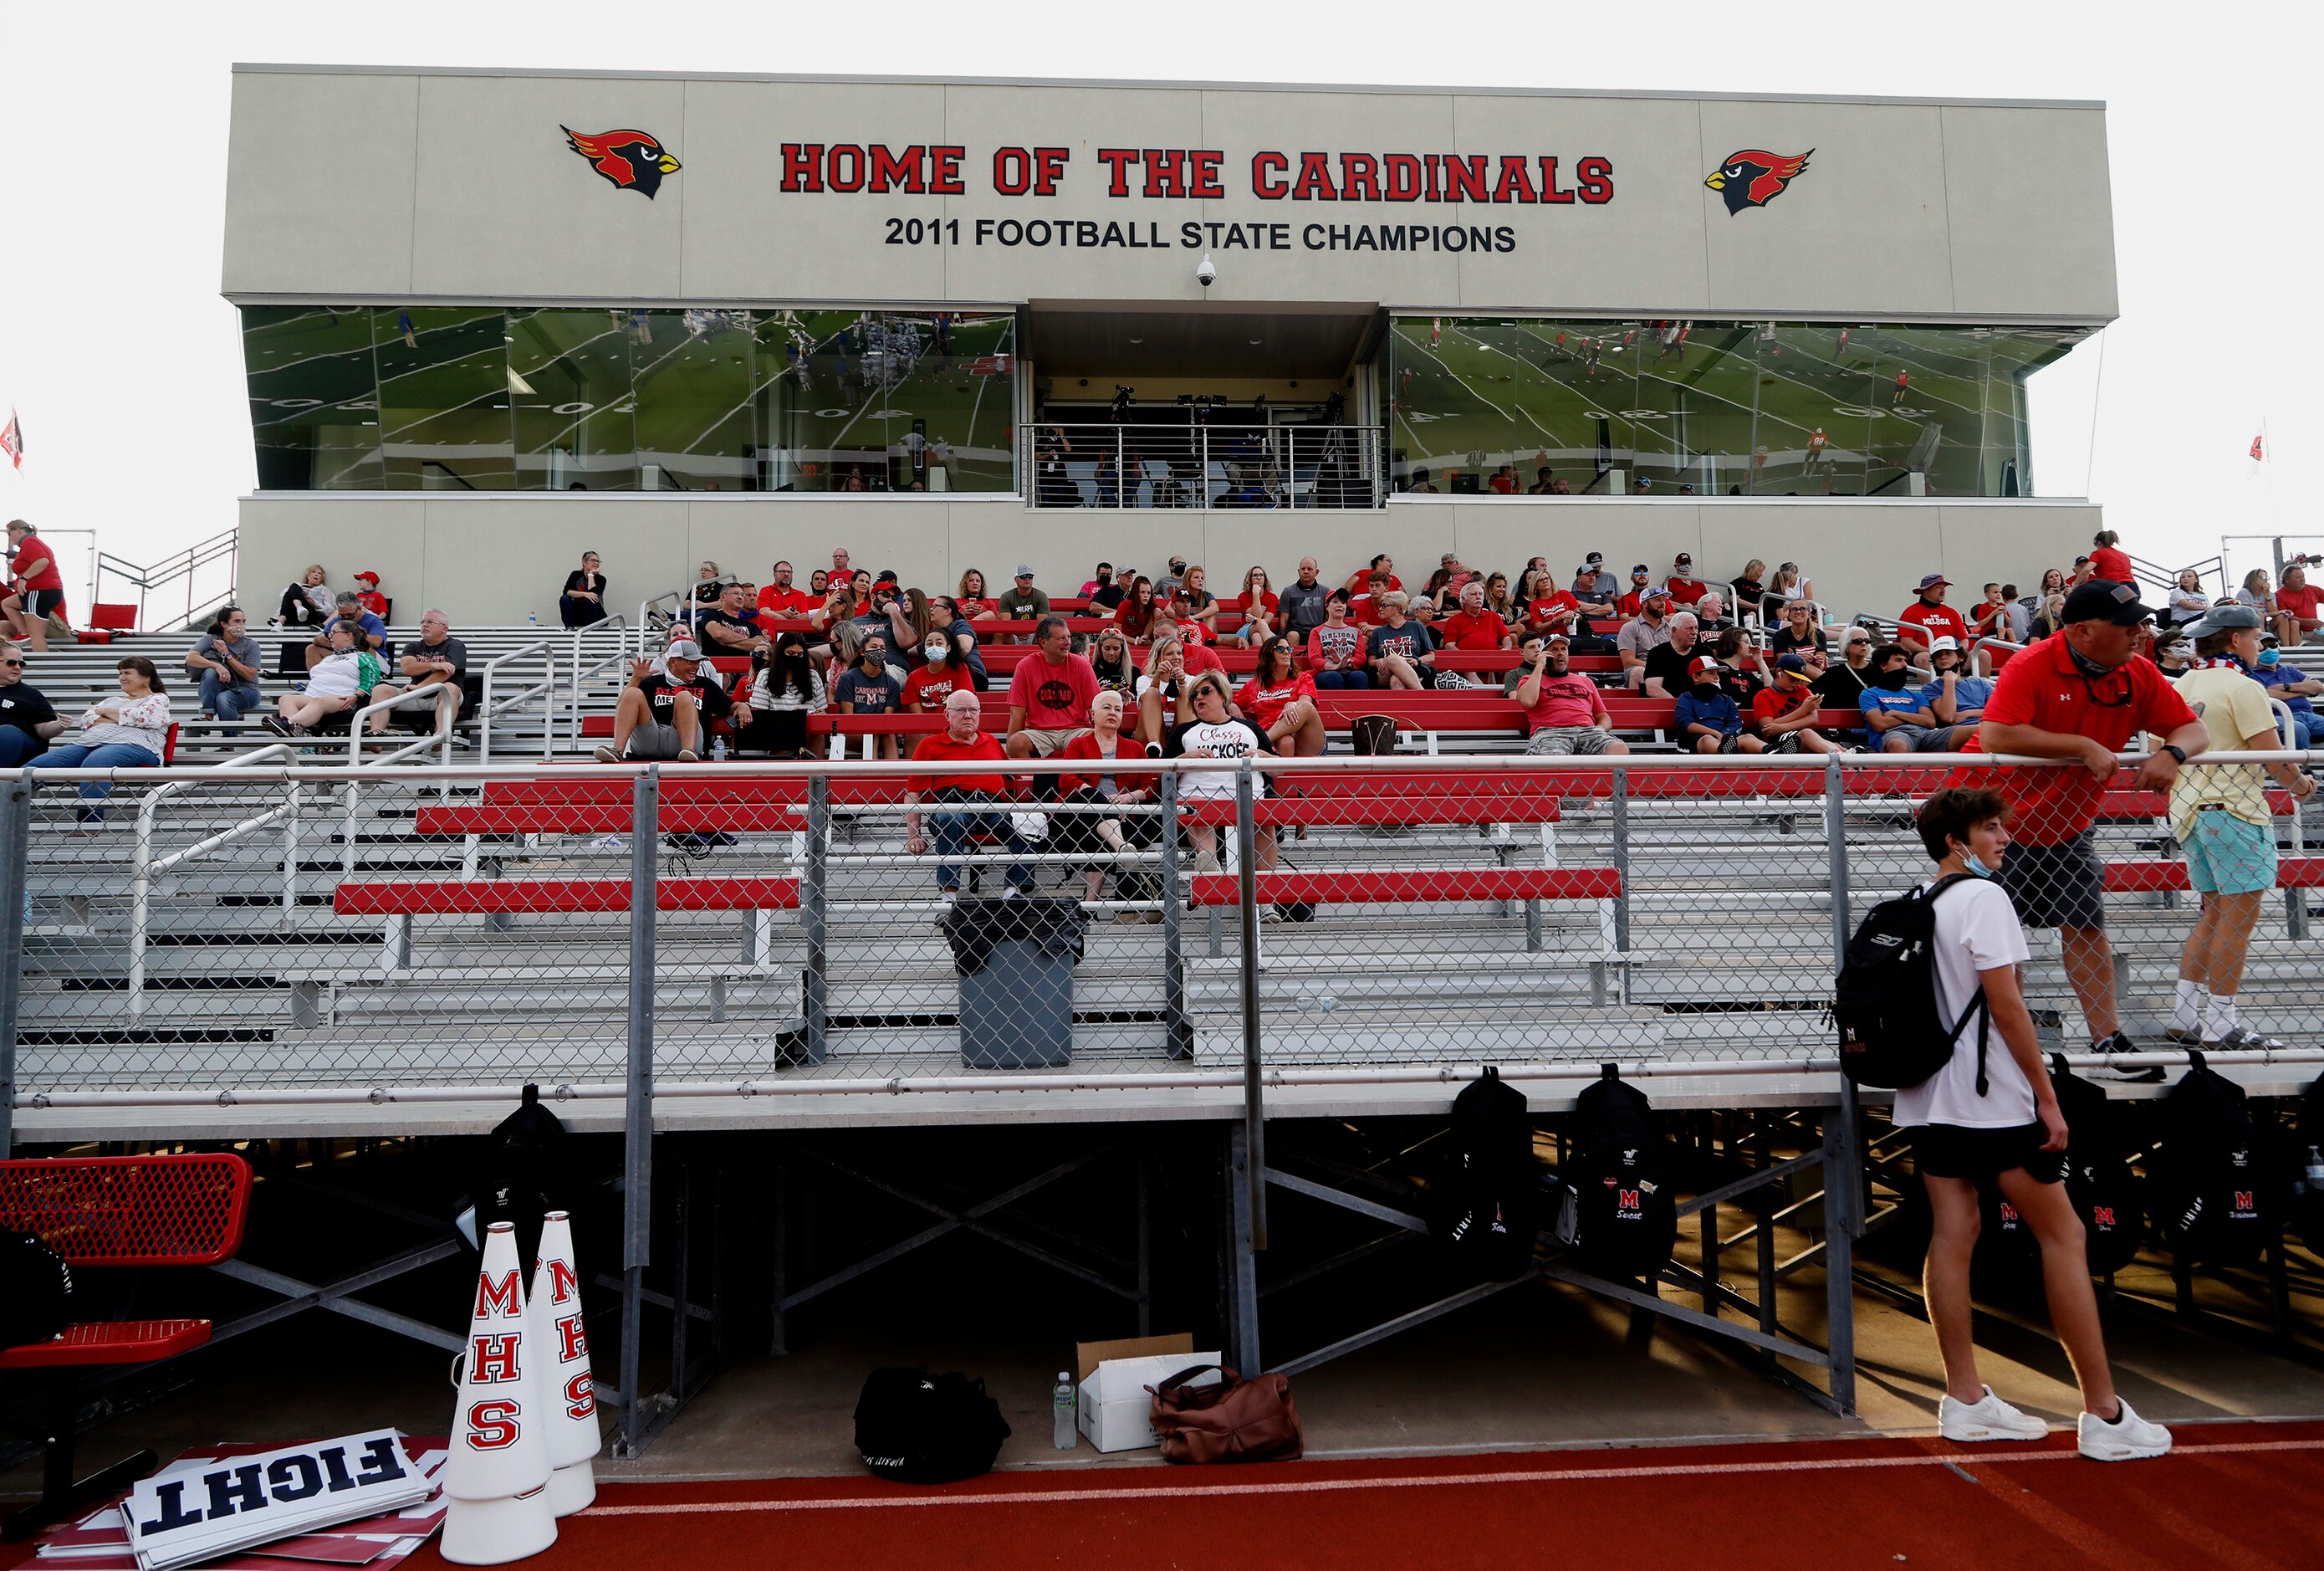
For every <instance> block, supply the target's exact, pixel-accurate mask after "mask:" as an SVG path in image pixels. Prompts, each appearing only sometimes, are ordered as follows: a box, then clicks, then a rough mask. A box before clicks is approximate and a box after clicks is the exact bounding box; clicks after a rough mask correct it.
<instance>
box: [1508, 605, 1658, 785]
mask: <svg viewBox="0 0 2324 1571" xmlns="http://www.w3.org/2000/svg"><path fill="white" fill-rule="evenodd" d="M1570 647H1571V644H1570V643H1569V642H1568V640H1567V639H1566V636H1565V634H1563V633H1551V634H1550V635H1549V636H1548V637H1547V638H1544V637H1542V636H1541V635H1540V634H1538V633H1527V634H1526V638H1525V640H1524V642H1521V643H1520V644H1518V646H1517V659H1518V660H1519V661H1521V662H1522V663H1521V664H1520V665H1519V666H1518V667H1517V670H1519V671H1520V672H1522V673H1523V674H1522V675H1521V676H1520V677H1519V678H1518V679H1517V686H1516V687H1515V688H1512V689H1511V690H1510V693H1509V697H1511V698H1515V699H1516V700H1517V702H1518V703H1519V704H1521V705H1523V706H1524V707H1525V711H1526V726H1527V728H1528V729H1529V730H1530V731H1531V733H1532V735H1531V737H1530V739H1529V740H1527V742H1526V752H1527V753H1534V754H1535V755H1538V756H1542V757H1548V758H1565V757H1570V756H1572V754H1575V753H1584V754H1597V753H1606V754H1612V755H1618V754H1622V753H1628V752H1629V751H1630V750H1629V748H1628V747H1627V746H1625V745H1624V744H1621V743H1619V742H1617V741H1616V740H1615V739H1614V734H1613V732H1612V731H1611V730H1610V729H1609V727H1610V726H1611V725H1612V716H1610V715H1609V713H1608V712H1607V709H1606V700H1605V698H1603V697H1601V696H1600V694H1599V691H1598V684H1597V683H1595V682H1593V681H1591V679H1589V678H1588V677H1585V676H1583V675H1582V674H1581V673H1580V672H1578V671H1575V670H1572V669H1571V667H1570V666H1569V665H1568V663H1567V660H1566V652H1567V650H1568V649H1569V648H1570Z"/></svg>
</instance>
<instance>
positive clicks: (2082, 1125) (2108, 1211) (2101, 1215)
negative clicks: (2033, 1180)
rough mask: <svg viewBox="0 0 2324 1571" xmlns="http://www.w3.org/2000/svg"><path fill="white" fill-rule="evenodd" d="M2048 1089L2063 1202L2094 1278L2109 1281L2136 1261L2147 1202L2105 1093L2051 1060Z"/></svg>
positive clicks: (2058, 1059)
mask: <svg viewBox="0 0 2324 1571" xmlns="http://www.w3.org/2000/svg"><path fill="white" fill-rule="evenodd" d="M2050 1066H2051V1067H2050V1085H2051V1086H2052V1088H2053V1089H2054V1090H2055V1091H2056V1092H2057V1094H2058V1111H2059V1112H2060V1113H2061V1114H2063V1115H2064V1117H2065V1120H2066V1141H2067V1144H2066V1198H2067V1199H2068V1200H2069V1201H2070V1202H2071V1203H2072V1205H2073V1207H2074V1215H2077V1216H2080V1218H2081V1219H2082V1236H2083V1239H2084V1241H2085V1246H2086V1252H2087V1253H2088V1254H2089V1262H2090V1273H2091V1274H2092V1275H2093V1276H2111V1275H2112V1274H2114V1273H2115V1272H2116V1271H2121V1270H2122V1269H2123V1268H2124V1267H2126V1266H2127V1265H2129V1264H2130V1262H2131V1261H2134V1260H2136V1259H2137V1258H2138V1246H2139V1244H2140V1243H2142V1242H2143V1241H2144V1237H2145V1233H2146V1197H2145V1193H2144V1187H2143V1186H2142V1185H2141V1184H2140V1182H2139V1178H2138V1175H2137V1174H2135V1173H2134V1172H2133V1171H2132V1170H2131V1167H2130V1156H2129V1152H2128V1151H2126V1149H2125V1146H2124V1143H2123V1138H2122V1124H2121V1119H2120V1115H2119V1114H2120V1110H2119V1109H2117V1108H2116V1106H2115V1105H2114V1104H2112V1103H2111V1102H2109V1101H2107V1094H2106V1093H2105V1092H2104V1091H2103V1090H2101V1089H2099V1088H2098V1086H2095V1085H2093V1084H2092V1083H2091V1082H2089V1081H2088V1080H2085V1079H2083V1078H2082V1077H2080V1076H2079V1075H2077V1074H2075V1073H2074V1072H2073V1071H2072V1070H2070V1069H2069V1068H2067V1067H2066V1056H2065V1055H2064V1054H2063V1053H2052V1054H2051V1055H2050Z"/></svg>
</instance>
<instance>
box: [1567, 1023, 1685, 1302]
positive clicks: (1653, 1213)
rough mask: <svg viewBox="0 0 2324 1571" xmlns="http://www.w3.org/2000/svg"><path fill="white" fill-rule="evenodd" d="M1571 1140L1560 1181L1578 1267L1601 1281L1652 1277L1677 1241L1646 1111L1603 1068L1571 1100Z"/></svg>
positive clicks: (1674, 1213)
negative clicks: (1569, 1208) (1569, 1199)
mask: <svg viewBox="0 0 2324 1571" xmlns="http://www.w3.org/2000/svg"><path fill="white" fill-rule="evenodd" d="M1572 1134H1573V1142H1572V1143H1573V1151H1572V1158H1571V1160H1569V1161H1568V1162H1567V1163H1566V1174H1565V1180H1566V1186H1567V1187H1568V1188H1569V1189H1570V1190H1571V1191H1572V1196H1573V1247H1574V1252H1575V1254H1576V1255H1577V1256H1578V1257H1579V1258H1580V1261H1581V1263H1582V1266H1583V1267H1584V1268H1585V1269H1587V1270H1589V1271H1594V1272H1596V1273H1597V1274H1598V1275H1600V1276H1601V1277H1614V1278H1621V1279H1629V1278H1637V1277H1645V1278H1647V1279H1649V1280H1651V1279H1653V1278H1655V1277H1657V1276H1660V1275H1661V1274H1662V1269H1663V1266H1664V1264H1665V1262H1666V1261H1669V1259H1670V1255H1671V1248H1672V1246H1673V1245H1674V1244H1675V1243H1677V1242H1678V1194H1677V1189H1676V1183H1675V1174H1674V1170H1673V1169H1674V1163H1673V1161H1672V1158H1671V1150H1670V1142H1669V1141H1666V1140H1665V1139H1664V1138H1663V1134H1662V1132H1661V1131H1660V1130H1658V1129H1656V1128H1655V1118H1654V1104H1652V1103H1650V1102H1649V1101H1647V1100H1646V1093H1645V1092H1643V1091H1641V1090H1639V1089H1638V1088H1637V1086H1633V1085H1631V1084H1629V1083H1628V1081H1626V1080H1624V1079H1623V1078H1622V1075H1621V1071H1620V1070H1619V1069H1618V1068H1617V1067H1615V1066H1613V1065H1612V1064H1608V1065H1606V1066H1605V1067H1603V1068H1602V1069H1600V1071H1599V1077H1598V1078H1597V1079H1595V1080H1593V1081H1591V1083H1590V1084H1589V1085H1587V1086H1583V1087H1582V1094H1581V1095H1579V1096H1577V1097H1576V1098H1574V1104H1573V1131H1572Z"/></svg>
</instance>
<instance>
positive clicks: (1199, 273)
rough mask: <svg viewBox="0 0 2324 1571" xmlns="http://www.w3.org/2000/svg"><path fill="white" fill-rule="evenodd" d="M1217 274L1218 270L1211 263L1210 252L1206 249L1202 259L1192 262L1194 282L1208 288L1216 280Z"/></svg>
mask: <svg viewBox="0 0 2324 1571" xmlns="http://www.w3.org/2000/svg"><path fill="white" fill-rule="evenodd" d="M1218 276H1219V270H1218V268H1217V267H1216V266H1214V265H1213V263H1212V262H1211V254H1210V253H1209V252H1207V251H1205V252H1203V259H1202V260H1201V261H1200V262H1197V263H1194V282H1196V283H1199V284H1201V285H1202V286H1203V288H1204V289H1208V288H1210V287H1211V285H1212V284H1213V283H1215V282H1218Z"/></svg>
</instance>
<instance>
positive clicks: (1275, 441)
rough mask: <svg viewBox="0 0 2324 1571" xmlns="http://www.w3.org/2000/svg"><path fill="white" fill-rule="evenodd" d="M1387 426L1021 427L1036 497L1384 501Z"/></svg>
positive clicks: (1217, 421)
mask: <svg viewBox="0 0 2324 1571" xmlns="http://www.w3.org/2000/svg"><path fill="white" fill-rule="evenodd" d="M1381 436H1382V433H1381V428H1379V427H1378V426H1349V425H1324V424H1321V423H1316V424H1308V425H1268V424H1255V423H1254V424H1235V423H1232V422H1231V417H1228V416H1225V415H1219V416H1214V417H1213V418H1212V419H1211V420H1207V421H1205V422H1203V423H1193V422H1182V423H1176V424H1163V423H1155V422H1129V423H1123V424H1119V425H1098V424H1091V425H1079V424H1060V423H1057V422H1054V421H1039V422H1036V423H1034V424H1030V425H1028V426H1026V427H1025V428H1024V429H1023V430H1021V431H1020V432H1019V448H1020V451H1019V456H1018V457H1019V474H1021V475H1022V476H1025V477H1026V478H1025V485H1026V490H1027V494H1028V497H1029V499H1030V500H1031V502H1032V504H1033V505H1034V506H1036V507H1050V508H1056V507H1093V508H1117V507H1129V508H1277V507H1280V508H1292V509H1299V508H1320V507H1333V508H1349V507H1377V506H1379V505H1380V503H1381V501H1382V499H1383V498H1384V497H1385V495H1386V469H1385V467H1384V466H1383V465H1382V463H1381V461H1380V459H1381Z"/></svg>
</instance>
